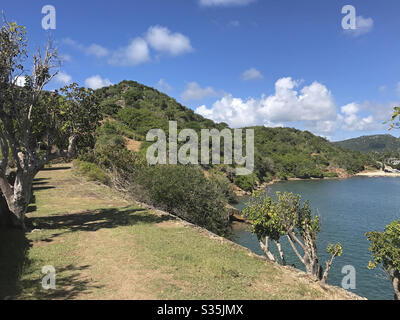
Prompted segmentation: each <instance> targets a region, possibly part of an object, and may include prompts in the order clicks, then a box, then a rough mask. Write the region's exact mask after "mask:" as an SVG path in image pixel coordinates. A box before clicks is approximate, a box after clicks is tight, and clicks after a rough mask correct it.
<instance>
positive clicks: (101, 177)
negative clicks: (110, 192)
mask: <svg viewBox="0 0 400 320" xmlns="http://www.w3.org/2000/svg"><path fill="white" fill-rule="evenodd" d="M73 166H74V169H76V170H77V171H78V172H79V173H82V174H84V175H86V176H87V177H88V179H89V180H90V181H99V182H101V183H103V184H106V185H108V184H109V183H110V178H109V177H108V175H107V173H105V172H104V171H103V170H102V169H101V168H100V167H99V166H97V165H96V164H94V163H90V162H86V161H81V160H74V161H73Z"/></svg>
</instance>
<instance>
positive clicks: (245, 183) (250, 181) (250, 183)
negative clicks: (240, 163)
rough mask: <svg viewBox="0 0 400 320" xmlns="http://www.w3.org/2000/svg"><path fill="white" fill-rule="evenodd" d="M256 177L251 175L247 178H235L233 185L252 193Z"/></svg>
mask: <svg viewBox="0 0 400 320" xmlns="http://www.w3.org/2000/svg"><path fill="white" fill-rule="evenodd" d="M256 182H257V176H256V175H255V174H254V173H252V174H249V175H247V176H237V177H236V178H235V184H236V185H237V186H238V187H239V188H240V189H242V190H244V191H252V190H253V189H254V187H255V185H256Z"/></svg>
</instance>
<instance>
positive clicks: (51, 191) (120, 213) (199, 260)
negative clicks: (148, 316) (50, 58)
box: [0, 165, 349, 299]
mask: <svg viewBox="0 0 400 320" xmlns="http://www.w3.org/2000/svg"><path fill="white" fill-rule="evenodd" d="M34 195H35V203H34V204H32V205H31V208H30V211H31V212H30V213H29V214H28V217H29V219H30V223H31V224H32V229H33V231H32V232H30V233H28V234H27V235H26V238H27V240H26V238H25V237H23V235H21V233H18V232H16V231H7V232H2V233H1V234H0V238H1V239H0V240H1V241H2V243H3V244H4V241H3V240H5V239H10V238H11V240H12V245H11V246H10V245H8V246H6V247H5V246H4V245H0V250H1V251H0V255H1V257H0V258H1V259H2V260H0V271H1V274H2V275H1V278H0V297H1V296H3V297H4V296H13V297H16V298H19V299H335V298H337V299H343V298H349V297H348V296H346V295H344V294H343V293H342V292H341V291H338V290H334V289H323V288H321V287H320V286H319V285H318V284H315V283H311V284H310V282H309V281H308V280H307V279H303V278H299V277H297V276H295V274H294V273H293V272H290V271H288V270H281V269H278V268H276V267H275V266H274V265H271V264H269V263H266V262H264V261H261V260H259V259H255V258H254V257H251V256H249V254H248V252H247V251H246V250H244V249H240V248H237V247H235V246H232V245H231V244H229V243H227V242H224V241H221V239H218V238H210V237H209V236H207V235H206V233H205V232H202V231H200V230H198V229H196V228H192V227H188V226H185V225H184V224H182V223H181V222H180V221H178V220H174V219H171V217H169V216H160V215H157V214H156V213H154V212H151V211H148V210H146V209H143V208H141V207H139V206H136V205H131V204H130V203H129V202H127V201H126V200H124V199H123V198H122V197H121V196H120V195H119V194H117V193H116V192H114V191H113V190H111V189H110V188H108V187H105V186H102V185H98V184H96V183H93V182H88V181H87V180H86V179H85V178H84V177H80V176H77V175H76V174H75V173H74V172H73V170H72V169H71V168H70V166H69V165H57V166H53V167H52V168H48V169H45V170H43V171H41V172H40V173H39V174H38V176H37V178H36V180H35V186H34ZM8 241H9V242H10V240H8ZM46 265H52V266H54V267H55V270H56V281H57V282H56V285H57V287H56V289H55V290H49V291H45V290H43V289H42V288H41V278H42V277H43V274H42V273H41V270H42V267H43V266H46Z"/></svg>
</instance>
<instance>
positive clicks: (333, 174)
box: [324, 172, 338, 178]
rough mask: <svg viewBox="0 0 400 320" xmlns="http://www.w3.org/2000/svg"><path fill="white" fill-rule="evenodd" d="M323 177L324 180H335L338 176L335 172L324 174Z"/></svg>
mask: <svg viewBox="0 0 400 320" xmlns="http://www.w3.org/2000/svg"><path fill="white" fill-rule="evenodd" d="M324 177H326V178H337V177H338V174H337V173H336V172H324Z"/></svg>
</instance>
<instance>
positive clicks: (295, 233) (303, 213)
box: [244, 192, 343, 283]
mask: <svg viewBox="0 0 400 320" xmlns="http://www.w3.org/2000/svg"><path fill="white" fill-rule="evenodd" d="M244 214H245V216H246V217H247V218H248V219H249V220H250V221H251V225H252V232H253V233H254V234H256V235H257V238H258V239H259V241H260V246H261V248H262V249H263V251H264V252H265V253H266V255H267V258H268V259H270V260H273V261H276V258H275V257H274V256H273V254H272V253H271V252H270V250H269V245H268V242H269V239H271V240H272V241H274V242H275V244H276V246H277V248H278V252H279V255H280V258H281V261H282V263H283V264H285V259H284V254H283V251H282V248H281V246H280V243H279V239H280V238H281V237H283V236H286V238H287V240H288V241H289V244H290V246H291V247H292V249H293V251H294V253H295V254H296V256H297V257H298V259H299V260H300V261H301V263H302V264H303V265H304V266H305V269H306V272H307V274H310V275H314V276H316V277H317V278H318V279H320V280H321V282H323V283H324V282H326V279H327V278H328V273H329V271H330V268H331V266H332V263H333V260H334V259H335V258H336V257H337V256H340V255H341V254H342V251H343V249H342V245H341V244H340V243H338V244H335V245H332V244H330V245H329V246H328V248H327V252H328V253H329V254H331V255H332V257H331V259H330V260H329V261H328V262H327V263H326V268H325V272H323V268H322V267H321V266H320V264H319V260H318V255H317V245H316V240H317V235H318V232H319V231H320V221H319V217H313V216H312V211H311V209H310V206H309V203H308V201H306V202H305V203H304V204H303V205H302V204H301V197H300V195H294V194H293V193H287V192H285V193H280V192H277V200H274V199H273V198H272V197H269V196H266V197H265V196H264V195H263V194H262V193H255V194H253V197H252V199H251V200H250V202H249V203H248V204H247V207H246V208H245V210H244ZM299 248H300V250H299Z"/></svg>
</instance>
